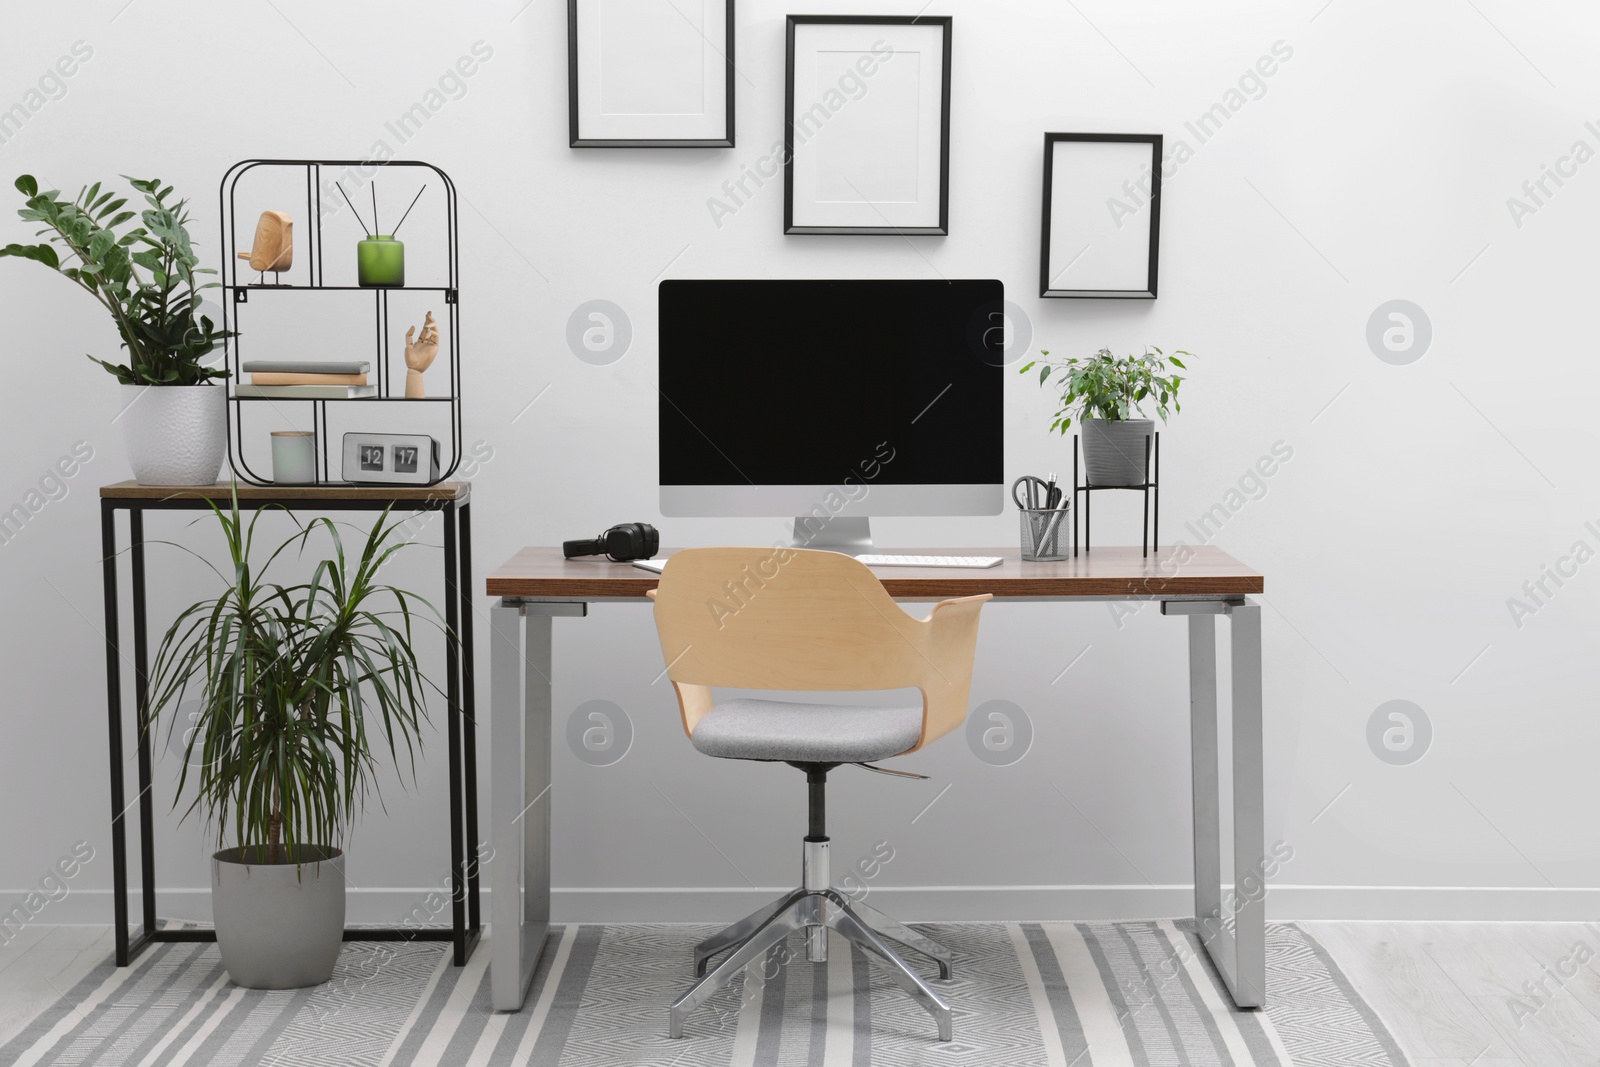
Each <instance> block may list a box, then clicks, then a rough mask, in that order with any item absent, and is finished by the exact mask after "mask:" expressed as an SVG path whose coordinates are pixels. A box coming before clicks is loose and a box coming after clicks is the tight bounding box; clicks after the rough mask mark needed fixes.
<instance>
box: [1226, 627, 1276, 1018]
mask: <svg viewBox="0 0 1600 1067" xmlns="http://www.w3.org/2000/svg"><path fill="white" fill-rule="evenodd" d="M1228 620H1229V622H1230V623H1231V624H1232V626H1233V886H1234V897H1235V899H1236V901H1237V903H1236V904H1235V905H1234V916H1233V929H1234V934H1233V937H1234V949H1235V960H1236V963H1237V971H1236V973H1235V975H1234V982H1233V985H1232V986H1231V992H1232V993H1233V999H1234V1002H1235V1003H1236V1004H1238V1005H1239V1006H1240V1007H1241V1008H1261V1007H1265V1006H1266V1003H1267V900H1266V881H1265V877H1266V876H1265V873H1264V872H1265V869H1266V833H1267V828H1266V811H1265V806H1266V799H1265V790H1266V783H1265V780H1264V779H1265V774H1264V768H1263V766H1262V764H1263V762H1264V760H1265V752H1264V750H1263V746H1262V737H1261V605H1259V604H1253V603H1245V604H1241V605H1238V606H1236V607H1234V608H1233V610H1231V611H1229V612H1228Z"/></svg>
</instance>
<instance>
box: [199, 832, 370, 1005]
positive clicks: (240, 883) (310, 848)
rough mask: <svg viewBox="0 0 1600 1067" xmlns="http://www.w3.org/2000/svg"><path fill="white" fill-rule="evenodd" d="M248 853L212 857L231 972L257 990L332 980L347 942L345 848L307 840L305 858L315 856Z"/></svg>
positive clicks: (215, 905) (222, 946) (220, 940)
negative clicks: (281, 859) (275, 858)
mask: <svg viewBox="0 0 1600 1067" xmlns="http://www.w3.org/2000/svg"><path fill="white" fill-rule="evenodd" d="M253 851H254V850H252V852H253ZM244 852H245V850H244V849H240V848H227V849H223V850H222V851H221V852H218V853H217V854H216V855H214V856H212V857H211V916H212V918H213V919H214V920H215V921H216V924H217V947H218V949H219V950H220V951H221V953H222V965H223V966H224V967H225V968H227V971H228V977H229V978H231V979H233V983H234V984H235V985H242V986H245V987H247V988H250V989H299V988H301V987H303V986H312V985H321V984H322V983H323V982H326V981H327V980H328V979H329V978H330V977H332V975H333V967H334V964H336V963H337V962H338V960H339V948H340V946H341V944H342V943H343V941H344V853H342V852H340V851H339V850H338V849H336V848H318V847H317V846H315V845H303V846H301V853H302V856H301V858H303V859H312V858H313V857H315V858H316V862H312V863H299V864H295V863H244V862H241V861H242V860H244V859H245V855H244Z"/></svg>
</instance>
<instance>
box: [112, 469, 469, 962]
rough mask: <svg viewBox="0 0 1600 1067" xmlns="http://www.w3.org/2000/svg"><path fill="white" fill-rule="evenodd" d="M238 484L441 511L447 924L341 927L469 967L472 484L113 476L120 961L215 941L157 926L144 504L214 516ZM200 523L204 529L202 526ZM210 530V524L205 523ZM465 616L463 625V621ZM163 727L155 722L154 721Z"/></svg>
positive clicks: (345, 503) (370, 506)
mask: <svg viewBox="0 0 1600 1067" xmlns="http://www.w3.org/2000/svg"><path fill="white" fill-rule="evenodd" d="M235 488H237V492H238V496H239V507H240V509H241V510H245V511H250V510H257V509H260V508H264V507H282V508H286V509H289V510H302V509H315V510H318V511H382V510H383V509H384V508H390V507H392V508H393V509H394V510H395V511H396V512H400V513H405V512H407V511H419V512H420V511H439V512H441V513H443V516H444V594H445V595H444V617H445V625H446V626H447V627H449V629H450V631H451V632H452V633H455V634H457V635H459V638H460V640H459V643H458V642H457V641H453V640H451V639H449V638H448V637H446V639H445V667H446V671H447V673H448V675H449V678H448V681H447V683H446V690H445V692H446V697H447V699H448V702H449V708H448V709H447V713H446V718H447V719H448V720H449V746H450V877H451V895H450V900H451V925H450V927H449V928H448V929H444V928H441V927H434V926H392V927H365V928H361V929H349V930H346V931H345V934H344V939H345V940H346V941H449V942H451V945H452V949H453V959H454V963H455V965H456V966H457V967H464V966H466V964H467V958H468V957H469V956H470V955H471V954H472V950H473V947H474V946H475V945H476V944H477V942H478V936H479V933H480V932H481V930H482V921H481V915H480V913H479V907H480V905H479V894H478V883H479V875H478V860H477V854H476V853H475V852H474V853H473V855H472V856H471V857H470V858H469V857H468V856H467V843H468V842H476V841H477V839H478V762H477V760H478V757H477V742H476V730H475V722H476V718H475V715H474V707H473V705H474V701H473V678H472V524H471V517H470V508H469V505H470V503H471V497H472V483H471V482H442V483H440V484H439V485H433V486H426V487H422V486H354V485H338V486H309V485H303V486H302V485H267V486H260V485H239V486H237V487H235V486H234V485H233V484H231V483H228V482H218V483H216V484H214V485H189V486H166V485H140V484H139V483H137V482H117V483H116V484H114V485H103V486H101V487H100V541H101V554H102V563H101V566H102V568H103V582H104V593H105V620H106V622H105V626H106V701H107V704H108V705H109V709H108V710H109V729H110V745H111V884H112V897H111V900H112V911H113V913H114V915H115V926H114V930H113V935H114V943H115V953H116V962H117V966H118V967H126V966H127V965H128V963H129V962H130V961H131V960H132V959H133V958H134V957H135V956H137V955H138V954H139V952H140V951H141V950H143V949H144V948H146V947H147V946H148V945H150V944H151V943H152V942H160V941H215V940H216V936H217V935H216V933H215V932H214V931H212V930H209V929H194V928H173V927H166V926H162V925H161V922H160V920H159V919H158V918H157V917H156V868H155V837H154V822H155V796H154V791H153V789H152V788H151V786H152V765H151V752H150V733H149V731H148V730H147V729H146V726H147V722H148V712H149V709H148V700H147V698H148V695H149V694H148V688H149V671H150V666H149V658H150V640H149V630H148V620H147V619H146V617H145V560H144V513H145V512H146V511H209V510H210V507H211V503H212V502H215V503H216V504H217V505H218V506H219V507H221V508H222V509H223V510H224V511H226V510H227V508H228V502H229V499H230V494H231V493H232V492H234V491H235ZM118 511H126V512H127V513H128V534H129V539H130V542H131V544H130V546H129V549H128V556H129V564H130V567H129V569H130V570H131V572H132V575H131V577H132V592H133V660H132V662H133V685H134V729H135V732H136V734H137V737H138V753H137V754H138V775H139V794H138V796H137V797H136V798H135V801H134V803H135V804H137V805H138V808H139V858H140V874H141V879H140V887H141V889H142V893H141V897H142V899H141V904H142V905H143V909H142V910H143V916H142V918H143V921H144V929H143V930H142V931H141V932H140V934H139V936H138V937H137V938H136V939H135V938H132V936H131V933H130V931H129V928H128V845H127V830H126V822H125V817H126V816H127V814H128V811H129V809H130V808H131V807H132V805H126V806H125V804H124V801H125V797H124V790H123V765H124V759H123V754H122V753H123V743H122V719H123V708H122V663H123V660H124V659H125V658H126V657H125V656H124V653H123V650H122V648H121V646H120V645H119V643H118V638H117V625H118V622H119V612H118V609H117V584H118V581H117V512H118ZM202 525H203V526H204V524H202ZM205 528H206V529H210V527H209V526H205ZM458 622H459V627H458ZM158 729H159V727H158Z"/></svg>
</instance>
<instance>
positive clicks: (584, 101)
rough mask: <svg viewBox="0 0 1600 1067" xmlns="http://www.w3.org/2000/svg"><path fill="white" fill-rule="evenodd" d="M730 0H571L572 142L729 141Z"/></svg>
mask: <svg viewBox="0 0 1600 1067" xmlns="http://www.w3.org/2000/svg"><path fill="white" fill-rule="evenodd" d="M733 79H734V67H733V0H632V2H627V3H623V2H619V0H567V116H568V125H569V127H570V134H571V144H572V147H573V148H732V147H733Z"/></svg>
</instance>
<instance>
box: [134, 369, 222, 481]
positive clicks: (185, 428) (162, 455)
mask: <svg viewBox="0 0 1600 1067" xmlns="http://www.w3.org/2000/svg"><path fill="white" fill-rule="evenodd" d="M227 397H228V390H227V388H226V387H225V386H220V385H148V386H147V385H124V386H123V387H122V406H123V411H122V443H123V445H124V446H126V448H127V450H128V462H129V463H130V464H132V465H133V476H134V478H136V479H138V481H139V484H140V485H210V484H212V483H213V482H215V481H216V480H217V475H218V474H220V473H221V471H222V459H223V457H224V456H225V455H226V454H227V451H228V407H227V403H228V401H227Z"/></svg>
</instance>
